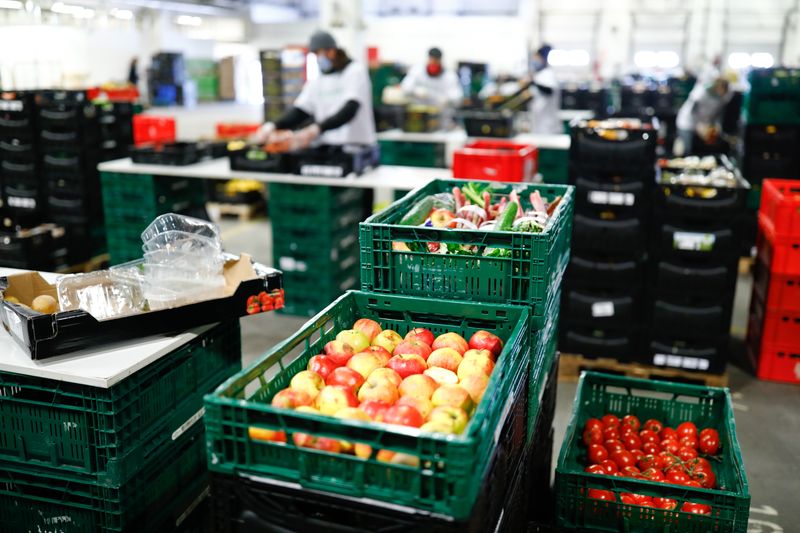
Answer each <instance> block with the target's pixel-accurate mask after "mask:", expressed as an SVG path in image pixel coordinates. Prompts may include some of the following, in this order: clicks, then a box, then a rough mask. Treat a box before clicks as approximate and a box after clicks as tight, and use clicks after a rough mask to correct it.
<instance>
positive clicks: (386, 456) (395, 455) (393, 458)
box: [375, 450, 419, 468]
mask: <svg viewBox="0 0 800 533" xmlns="http://www.w3.org/2000/svg"><path fill="white" fill-rule="evenodd" d="M375 459H377V460H378V461H381V462H383V463H392V464H396V465H405V466H413V467H415V468H418V467H419V457H417V456H416V455H411V454H408V453H402V452H393V451H392V450H378V453H377V454H376V455H375Z"/></svg>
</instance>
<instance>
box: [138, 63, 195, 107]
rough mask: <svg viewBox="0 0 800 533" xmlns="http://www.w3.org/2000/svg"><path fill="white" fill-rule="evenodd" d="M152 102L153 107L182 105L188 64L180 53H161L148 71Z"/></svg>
mask: <svg viewBox="0 0 800 533" xmlns="http://www.w3.org/2000/svg"><path fill="white" fill-rule="evenodd" d="M147 81H148V89H149V92H150V102H151V103H152V104H153V105H182V104H183V84H184V82H185V81H186V62H185V61H184V59H183V54H181V53H179V52H159V53H157V54H155V55H154V56H153V57H152V59H151V61H150V68H149V69H148V70H147Z"/></svg>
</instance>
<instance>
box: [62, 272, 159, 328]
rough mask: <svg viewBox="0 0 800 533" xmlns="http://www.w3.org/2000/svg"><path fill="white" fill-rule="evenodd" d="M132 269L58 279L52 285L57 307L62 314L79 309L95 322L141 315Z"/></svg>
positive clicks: (141, 300)
mask: <svg viewBox="0 0 800 533" xmlns="http://www.w3.org/2000/svg"><path fill="white" fill-rule="evenodd" d="M135 270H136V269H135V268H133V269H132V268H127V269H113V270H99V271H97V272H90V273H88V274H76V275H71V276H62V277H61V278H60V279H59V280H58V282H57V284H56V290H57V292H58V302H59V307H60V308H61V310H62V311H76V310H78V309H82V310H84V311H86V312H87V313H89V314H90V315H92V316H93V317H95V318H96V319H98V320H104V319H107V318H116V317H121V316H128V315H134V314H137V313H141V312H144V311H145V310H146V301H145V297H144V294H143V291H142V284H141V282H142V276H141V275H137V274H136V272H135Z"/></svg>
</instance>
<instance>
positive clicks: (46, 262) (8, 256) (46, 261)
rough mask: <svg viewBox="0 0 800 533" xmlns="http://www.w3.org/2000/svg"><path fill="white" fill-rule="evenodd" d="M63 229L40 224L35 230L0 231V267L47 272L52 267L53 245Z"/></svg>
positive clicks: (61, 234) (52, 225) (53, 225)
mask: <svg viewBox="0 0 800 533" xmlns="http://www.w3.org/2000/svg"><path fill="white" fill-rule="evenodd" d="M63 234H64V228H62V227H60V226H57V225H55V224H42V225H40V226H37V227H35V228H31V229H23V230H19V231H12V232H6V231H2V230H0V265H3V266H6V267H11V268H22V269H32V270H43V271H47V270H50V269H52V268H53V267H54V263H53V254H52V251H53V249H54V244H55V243H56V242H57V240H58V239H59V238H60V237H61V236H63Z"/></svg>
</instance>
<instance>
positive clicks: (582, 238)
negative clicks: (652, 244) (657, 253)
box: [572, 209, 647, 254]
mask: <svg viewBox="0 0 800 533" xmlns="http://www.w3.org/2000/svg"><path fill="white" fill-rule="evenodd" d="M646 230H647V221H646V219H645V218H644V217H637V216H629V215H626V214H624V213H622V214H619V213H614V212H613V211H612V210H610V209H608V210H605V211H604V212H601V213H590V214H586V213H578V212H577V211H576V212H575V218H574V220H573V225H572V248H573V249H574V250H576V251H579V252H580V251H597V252H629V253H631V254H633V253H638V252H640V251H643V250H644V249H645V245H646V237H647V231H646Z"/></svg>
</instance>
